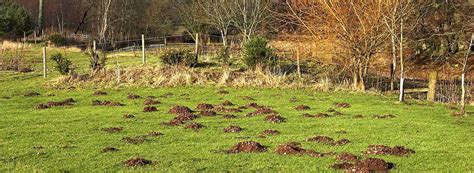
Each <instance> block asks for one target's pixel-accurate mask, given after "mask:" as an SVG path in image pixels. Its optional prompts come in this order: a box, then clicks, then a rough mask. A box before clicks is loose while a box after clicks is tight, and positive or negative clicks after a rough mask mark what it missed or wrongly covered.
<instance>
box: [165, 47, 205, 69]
mask: <svg viewBox="0 0 474 173" xmlns="http://www.w3.org/2000/svg"><path fill="white" fill-rule="evenodd" d="M160 59H161V62H163V64H166V65H183V66H188V67H194V66H196V65H197V63H198V62H197V59H196V56H195V55H194V53H193V51H191V50H187V49H170V50H167V51H165V52H164V53H163V54H162V55H161V56H160Z"/></svg>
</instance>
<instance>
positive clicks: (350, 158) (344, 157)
mask: <svg viewBox="0 0 474 173" xmlns="http://www.w3.org/2000/svg"><path fill="white" fill-rule="evenodd" d="M336 160H338V161H346V162H356V161H358V160H359V157H358V156H356V155H354V154H351V153H341V154H339V155H337V156H336Z"/></svg>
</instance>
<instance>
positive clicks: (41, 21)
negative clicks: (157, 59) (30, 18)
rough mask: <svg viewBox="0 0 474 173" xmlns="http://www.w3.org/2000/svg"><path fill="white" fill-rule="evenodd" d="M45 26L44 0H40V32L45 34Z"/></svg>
mask: <svg viewBox="0 0 474 173" xmlns="http://www.w3.org/2000/svg"><path fill="white" fill-rule="evenodd" d="M43 28H44V0H39V7H38V33H39V34H41V35H43Z"/></svg>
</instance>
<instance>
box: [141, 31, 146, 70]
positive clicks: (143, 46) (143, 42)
mask: <svg viewBox="0 0 474 173" xmlns="http://www.w3.org/2000/svg"><path fill="white" fill-rule="evenodd" d="M142 61H143V64H146V57H145V35H144V34H142Z"/></svg>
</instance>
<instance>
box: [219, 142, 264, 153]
mask: <svg viewBox="0 0 474 173" xmlns="http://www.w3.org/2000/svg"><path fill="white" fill-rule="evenodd" d="M265 151H267V148H266V147H265V146H263V145H262V144H260V143H258V142H255V141H245V142H239V143H237V144H236V145H234V146H233V147H232V148H231V149H230V150H228V151H227V153H229V154H231V153H261V152H265Z"/></svg>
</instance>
